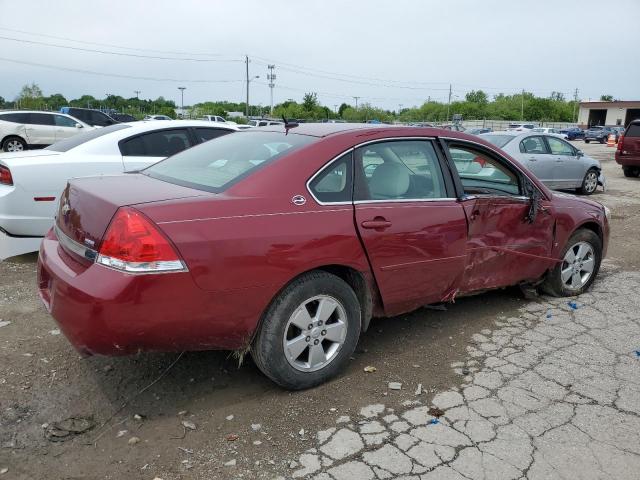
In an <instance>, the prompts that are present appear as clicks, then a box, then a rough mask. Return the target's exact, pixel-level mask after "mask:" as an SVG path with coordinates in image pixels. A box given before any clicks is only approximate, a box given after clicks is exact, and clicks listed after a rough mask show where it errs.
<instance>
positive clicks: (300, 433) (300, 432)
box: [298, 428, 304, 437]
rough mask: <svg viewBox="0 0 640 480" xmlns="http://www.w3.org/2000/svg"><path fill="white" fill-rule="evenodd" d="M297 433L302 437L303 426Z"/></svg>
mask: <svg viewBox="0 0 640 480" xmlns="http://www.w3.org/2000/svg"><path fill="white" fill-rule="evenodd" d="M298 435H300V436H301V437H304V428H301V429H300V431H299V432H298Z"/></svg>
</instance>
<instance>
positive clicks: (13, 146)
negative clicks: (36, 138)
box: [5, 140, 24, 152]
mask: <svg viewBox="0 0 640 480" xmlns="http://www.w3.org/2000/svg"><path fill="white" fill-rule="evenodd" d="M5 149H6V151H7V152H21V151H23V150H24V146H23V145H22V143H21V142H20V141H18V140H9V141H8V142H7V145H6V147H5Z"/></svg>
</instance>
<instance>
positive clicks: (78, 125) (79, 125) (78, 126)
mask: <svg viewBox="0 0 640 480" xmlns="http://www.w3.org/2000/svg"><path fill="white" fill-rule="evenodd" d="M76 128H84V127H83V126H82V124H81V123H76Z"/></svg>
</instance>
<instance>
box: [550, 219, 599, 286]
mask: <svg viewBox="0 0 640 480" xmlns="http://www.w3.org/2000/svg"><path fill="white" fill-rule="evenodd" d="M579 242H585V243H588V244H590V245H591V247H592V249H593V257H594V267H593V272H592V273H591V277H590V278H589V279H588V281H587V282H586V283H585V284H584V285H583V286H582V287H581V288H578V289H572V288H569V287H568V286H567V285H565V283H564V282H563V281H562V269H563V267H564V268H567V267H569V265H568V264H567V263H566V262H565V261H564V260H563V261H562V262H559V263H558V264H557V265H556V266H555V267H554V268H553V270H550V271H549V272H548V273H547V276H546V277H545V279H544V281H543V283H542V285H541V286H540V288H541V289H542V290H543V291H544V292H545V293H547V294H549V295H553V296H554V297H572V296H574V295H580V294H582V293H584V292H586V291H587V290H588V289H589V287H590V286H591V284H592V283H593V281H594V280H595V278H596V276H597V275H598V271H599V270H600V262H601V261H602V241H601V240H600V237H598V235H596V234H595V233H594V232H593V231H592V230H587V229H580V230H577V231H575V232H574V233H573V235H571V237H570V238H569V240H568V241H567V244H566V245H565V247H564V248H563V249H562V253H561V255H560V257H561V258H563V259H564V258H565V255H566V254H567V252H568V251H569V249H570V248H572V247H573V246H575V245H576V244H577V243H579Z"/></svg>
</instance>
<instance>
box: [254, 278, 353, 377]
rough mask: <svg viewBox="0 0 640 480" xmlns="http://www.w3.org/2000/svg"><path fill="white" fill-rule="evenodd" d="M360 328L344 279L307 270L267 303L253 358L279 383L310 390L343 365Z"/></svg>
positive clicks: (255, 340)
mask: <svg viewBox="0 0 640 480" xmlns="http://www.w3.org/2000/svg"><path fill="white" fill-rule="evenodd" d="M360 326H361V308H360V303H359V302H358V297H357V296H356V294H355V292H354V291H353V289H352V288H351V287H350V286H349V285H348V284H347V283H346V282H345V281H344V280H342V279H341V278H340V277H337V276H335V275H332V274H330V273H327V272H323V271H315V272H310V273H306V274H304V275H302V276H300V277H299V278H297V279H296V280H294V281H293V282H292V283H291V284H289V285H288V286H287V287H286V288H285V289H284V290H283V291H282V292H281V293H280V294H279V295H278V297H277V298H276V299H275V300H274V301H273V302H272V304H271V305H270V306H269V308H268V310H267V312H266V314H265V316H264V318H263V321H262V325H261V326H260V329H259V331H258V334H257V335H256V337H255V339H254V341H253V347H252V351H251V353H252V357H253V359H254V361H255V363H256V365H257V366H258V368H259V369H260V370H261V371H262V372H263V373H264V374H265V375H266V376H267V377H269V378H270V379H271V380H273V381H274V382H275V383H277V384H278V385H280V386H282V387H284V388H287V389H290V390H302V389H305V388H310V387H313V386H316V385H319V384H321V383H324V382H326V381H327V380H329V379H330V378H332V377H334V376H335V375H337V374H338V373H339V372H340V371H341V370H342V369H343V368H344V367H345V366H346V364H347V363H348V361H349V358H350V357H351V355H352V354H353V352H354V350H355V348H356V345H357V343H358V338H359V336H360Z"/></svg>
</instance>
